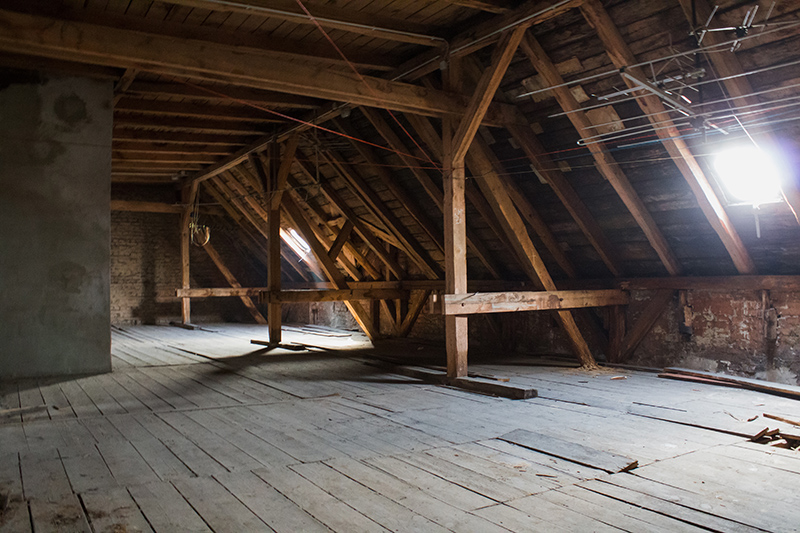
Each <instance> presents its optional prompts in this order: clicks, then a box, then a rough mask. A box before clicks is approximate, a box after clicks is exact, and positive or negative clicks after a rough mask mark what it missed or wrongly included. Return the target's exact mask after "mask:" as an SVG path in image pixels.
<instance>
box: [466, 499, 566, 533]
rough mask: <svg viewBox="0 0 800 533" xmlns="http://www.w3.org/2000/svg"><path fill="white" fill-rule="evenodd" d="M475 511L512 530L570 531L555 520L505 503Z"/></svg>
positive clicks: (541, 532) (544, 532) (478, 514)
mask: <svg viewBox="0 0 800 533" xmlns="http://www.w3.org/2000/svg"><path fill="white" fill-rule="evenodd" d="M473 513H474V514H475V515H476V516H479V517H481V518H484V519H486V520H488V521H490V522H493V523H495V524H497V525H498V526H502V527H504V528H505V529H508V530H510V531H531V532H535V533H547V532H550V531H553V532H557V533H566V532H568V531H570V530H569V529H567V528H562V527H560V525H559V524H557V523H555V522H553V521H548V520H542V519H541V518H538V517H536V516H532V515H530V514H528V513H525V512H523V511H520V510H519V509H516V508H514V507H511V506H509V505H506V504H504V503H497V504H494V505H490V506H488V507H482V508H480V509H478V510H476V511H473Z"/></svg>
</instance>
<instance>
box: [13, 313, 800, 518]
mask: <svg viewBox="0 0 800 533" xmlns="http://www.w3.org/2000/svg"><path fill="white" fill-rule="evenodd" d="M262 330H263V328H261V329H258V328H257V327H248V326H234V325H220V326H213V327H207V328H205V329H204V330H199V329H198V330H192V331H189V330H183V329H180V328H170V327H155V326H143V327H135V328H125V329H124V330H115V331H114V334H113V354H114V366H115V370H114V372H113V373H111V374H105V375H98V376H86V377H80V378H73V379H42V380H24V381H17V382H11V383H4V384H2V385H0V410H2V411H4V412H7V415H6V416H3V417H0V532H7V531H13V532H17V531H22V532H25V531H33V530H35V531H37V532H38V531H94V532H100V531H104V532H106V531H150V532H152V531H155V532H165V531H215V532H222V531H235V532H243V531H287V532H296V531H330V530H333V531H346V532H351V531H387V530H391V531H456V532H458V531H481V532H484V531H488V532H502V531H547V532H551V531H576V530H580V531H618V530H620V529H621V530H625V531H725V532H727V531H762V532H763V531H776V532H777V531H794V530H796V529H797V528H798V525H800V512H798V509H800V494H798V493H797V491H792V490H785V491H776V490H775V487H792V486H795V485H796V484H797V483H798V481H800V455H799V454H798V452H796V451H794V450H791V449H786V448H780V447H775V446H764V445H762V444H758V443H756V442H750V441H749V440H748V436H750V437H752V436H755V435H757V434H758V432H760V431H761V430H763V429H764V426H767V425H768V426H770V431H771V430H772V429H773V428H775V427H778V428H779V433H777V434H776V435H778V434H780V435H784V433H785V434H786V435H792V434H796V433H797V427H796V426H794V425H792V424H791V423H790V422H787V421H793V420H796V418H797V414H796V413H797V411H798V409H797V407H798V404H797V401H796V400H793V399H791V398H786V397H779V396H774V395H770V394H765V393H761V392H758V391H753V390H746V389H732V388H719V387H713V386H708V385H705V384H700V383H694V382H684V381H675V380H664V379H659V378H658V377H657V376H656V375H654V374H650V373H644V372H636V371H629V370H626V371H625V373H624V375H625V376H626V379H625V380H611V379H609V378H610V377H611V376H614V375H617V374H611V373H609V371H607V370H600V371H592V372H589V371H582V370H576V369H572V368H564V367H549V366H534V365H530V364H525V361H521V360H519V359H516V360H514V361H512V362H511V363H509V364H501V362H500V361H497V362H492V363H488V362H486V363H484V364H476V365H474V366H473V367H472V368H473V370H474V371H475V372H478V373H480V374H482V375H484V376H503V377H508V378H509V379H510V380H511V381H512V382H513V383H516V384H519V385H521V386H525V387H529V388H534V389H536V390H538V391H539V397H537V398H531V399H528V400H508V399H504V398H497V397H492V396H486V395H482V394H475V393H470V392H467V391H463V390H460V389H455V388H451V387H447V386H439V385H435V384H431V383H426V382H421V381H420V380H418V379H414V378H411V377H407V376H402V375H399V374H396V373H393V372H391V371H388V370H387V369H386V368H383V367H376V366H374V365H367V364H364V355H365V354H367V353H368V352H366V351H365V350H367V348H368V347H369V343H367V342H365V341H364V340H363V338H361V337H360V336H351V335H350V334H346V333H342V334H341V335H339V334H336V335H330V336H324V337H322V336H316V337H314V338H313V339H312V338H311V336H309V335H310V334H311V333H313V332H308V331H294V332H293V331H290V330H287V331H284V337H285V339H284V342H288V343H291V342H298V343H306V344H311V345H314V346H317V347H319V348H320V349H315V350H312V349H309V350H306V351H303V352H295V351H290V350H281V349H280V348H278V349H275V350H270V351H264V350H262V349H261V348H260V347H257V346H254V345H251V344H250V340H251V339H253V338H258V337H259V335H261V333H260V332H261V331H262ZM293 335H296V337H293ZM326 335H327V333H326ZM409 346H411V349H413V345H412V344H411V343H409ZM322 349H324V350H322ZM369 353H374V351H370V352H369ZM616 372H617V373H619V370H617V371H616ZM484 379H485V378H484ZM765 413H768V414H769V415H770V416H769V417H765V416H764V414H765ZM754 415H758V417H757V418H756V419H754V420H751V418H752V417H753V416H754ZM748 420H750V421H748ZM767 421H769V423H768V424H766V422H767ZM759 426H760V427H759ZM634 466H635V468H634Z"/></svg>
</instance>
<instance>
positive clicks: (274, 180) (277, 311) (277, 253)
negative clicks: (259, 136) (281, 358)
mask: <svg viewBox="0 0 800 533" xmlns="http://www.w3.org/2000/svg"><path fill="white" fill-rule="evenodd" d="M268 156H269V168H268V174H267V178H268V180H267V185H268V187H267V191H266V192H267V202H268V205H269V211H268V215H269V216H268V218H267V226H268V229H267V231H268V237H267V262H268V265H267V288H268V289H269V290H270V292H272V293H273V294H277V293H279V292H280V290H281V206H280V202H279V201H275V202H273V201H272V200H273V197H276V196H277V195H278V194H282V193H283V190H280V191H279V190H278V165H279V163H280V145H279V144H278V143H273V144H271V145H270V146H269V151H268ZM267 321H268V323H269V342H270V344H279V343H280V342H281V304H280V302H277V303H273V302H270V303H269V304H267Z"/></svg>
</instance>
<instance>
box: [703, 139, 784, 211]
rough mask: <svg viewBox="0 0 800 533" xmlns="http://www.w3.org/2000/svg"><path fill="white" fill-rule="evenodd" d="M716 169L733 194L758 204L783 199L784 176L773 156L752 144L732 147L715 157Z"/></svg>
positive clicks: (736, 197) (739, 199)
mask: <svg viewBox="0 0 800 533" xmlns="http://www.w3.org/2000/svg"><path fill="white" fill-rule="evenodd" d="M714 168H715V169H716V171H717V175H718V176H719V179H720V181H721V182H722V184H723V185H724V186H725V188H726V190H727V192H728V193H729V194H730V196H731V197H732V198H734V199H736V200H738V201H740V202H742V203H746V204H752V205H753V206H754V207H758V206H759V205H761V204H768V203H771V202H777V201H779V200H780V199H781V176H780V170H779V167H778V165H777V164H776V163H775V161H774V160H773V159H772V158H771V157H770V155H769V154H768V153H767V152H765V151H763V150H761V149H759V148H757V147H755V146H752V145H749V146H748V145H745V146H739V147H736V148H730V149H728V150H725V151H724V152H721V153H720V154H718V155H717V157H716V158H715V159H714Z"/></svg>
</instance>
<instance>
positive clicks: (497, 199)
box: [471, 150, 597, 368]
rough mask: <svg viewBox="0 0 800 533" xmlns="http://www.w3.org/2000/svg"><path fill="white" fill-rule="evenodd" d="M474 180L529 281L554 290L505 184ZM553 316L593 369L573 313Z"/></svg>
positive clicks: (493, 179)
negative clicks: (494, 214)
mask: <svg viewBox="0 0 800 533" xmlns="http://www.w3.org/2000/svg"><path fill="white" fill-rule="evenodd" d="M471 154H478V156H477V157H479V158H480V157H481V155H480V152H478V151H476V150H473V151H472V152H471ZM482 166H485V167H487V168H490V167H491V163H490V162H489V161H483V162H482ZM477 181H478V185H479V186H480V188H481V190H482V191H483V193H484V196H486V199H487V200H489V203H490V204H491V206H492V209H493V210H495V213H496V215H497V218H498V219H499V220H500V223H501V224H502V225H503V228H504V230H505V232H506V236H507V237H508V239H509V241H510V242H511V243H512V246H513V247H514V251H515V253H516V254H517V256H518V257H519V258H520V259H522V260H523V267H524V268H525V272H526V274H527V276H528V277H529V278H530V279H531V281H533V282H534V283H537V284H539V285H540V286H541V287H543V288H544V289H545V290H548V291H555V290H557V288H556V284H555V282H554V281H553V278H552V277H551V276H550V273H549V272H548V271H547V267H546V266H545V264H544V262H543V261H542V258H541V256H540V255H539V252H538V251H537V250H536V247H535V246H534V245H533V242H532V241H531V238H530V235H528V230H527V228H526V227H525V223H524V222H523V220H522V217H521V216H520V214H519V212H518V211H517V208H516V207H515V206H514V202H513V201H512V200H511V196H510V195H509V194H508V191H507V188H506V185H505V184H504V183H503V182H502V180H500V179H499V177H498V176H497V175H496V174H495V173H493V172H489V173H487V174H485V175H484V176H483V178H482V179H480V180H477ZM554 317H555V318H556V320H557V321H558V323H559V324H560V325H561V327H562V328H563V329H564V331H565V333H566V335H567V338H568V339H569V341H570V344H571V345H572V349H573V351H574V352H575V355H576V356H577V357H578V359H579V360H580V361H581V364H582V365H583V366H585V367H587V368H594V367H595V366H597V364H596V363H595V360H594V357H593V356H592V352H591V350H590V349H589V345H588V344H587V343H586V339H585V338H584V337H583V334H581V332H580V330H579V329H578V325H577V323H576V322H575V318H574V317H573V316H572V313H570V312H569V311H565V310H562V311H555V315H554Z"/></svg>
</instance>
